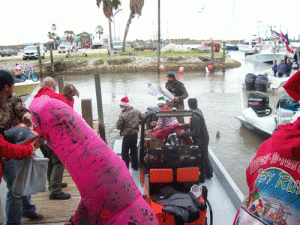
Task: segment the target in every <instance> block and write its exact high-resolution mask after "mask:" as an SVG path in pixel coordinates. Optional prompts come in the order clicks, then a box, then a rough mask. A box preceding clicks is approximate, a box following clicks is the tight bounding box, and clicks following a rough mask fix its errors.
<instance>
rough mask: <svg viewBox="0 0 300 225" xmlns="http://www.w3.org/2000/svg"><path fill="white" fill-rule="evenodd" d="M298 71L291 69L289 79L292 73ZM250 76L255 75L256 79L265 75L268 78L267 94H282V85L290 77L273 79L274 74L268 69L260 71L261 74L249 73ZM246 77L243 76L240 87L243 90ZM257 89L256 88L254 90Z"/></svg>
mask: <svg viewBox="0 0 300 225" xmlns="http://www.w3.org/2000/svg"><path fill="white" fill-rule="evenodd" d="M297 71H298V70H295V69H292V72H291V74H290V77H291V76H293V75H294V73H296V72H297ZM251 74H252V75H255V76H256V78H257V77H258V76H261V75H265V76H266V77H267V78H268V84H267V85H266V91H268V92H275V91H276V92H278V93H279V92H283V91H284V89H283V87H282V86H283V85H284V84H285V83H286V82H287V81H288V79H289V78H290V77H285V76H283V77H275V76H274V72H273V70H272V69H268V70H264V71H261V72H258V73H251ZM246 76H247V74H246V75H245V78H244V80H243V81H242V87H243V88H246V83H245V80H246ZM256 89H257V88H256Z"/></svg>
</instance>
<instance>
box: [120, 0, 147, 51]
mask: <svg viewBox="0 0 300 225" xmlns="http://www.w3.org/2000/svg"><path fill="white" fill-rule="evenodd" d="M129 6H130V15H129V19H128V21H127V24H126V28H125V33H124V38H123V46H122V51H123V52H124V51H125V42H126V37H127V34H128V31H129V26H130V24H131V20H132V19H133V18H134V17H135V16H136V15H138V16H140V15H142V9H143V7H144V0H130V5H129Z"/></svg>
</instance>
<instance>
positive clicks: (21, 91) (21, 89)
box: [14, 80, 40, 102]
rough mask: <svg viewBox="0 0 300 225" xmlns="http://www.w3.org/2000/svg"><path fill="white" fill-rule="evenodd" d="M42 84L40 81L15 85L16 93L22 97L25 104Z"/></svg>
mask: <svg viewBox="0 0 300 225" xmlns="http://www.w3.org/2000/svg"><path fill="white" fill-rule="evenodd" d="M39 84H40V82H39V81H37V82H34V81H32V80H26V81H23V82H20V83H15V88H14V93H15V94H16V95H18V96H19V97H21V99H22V100H23V102H25V101H26V99H27V98H28V97H29V96H30V95H31V93H32V92H33V91H34V89H35V88H36V87H37V86H38V85H39Z"/></svg>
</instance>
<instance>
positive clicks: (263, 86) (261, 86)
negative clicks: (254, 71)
mask: <svg viewBox="0 0 300 225" xmlns="http://www.w3.org/2000/svg"><path fill="white" fill-rule="evenodd" d="M268 85H269V79H268V77H267V76H266V75H262V74H260V75H257V77H256V80H255V86H256V90H257V91H262V92H265V91H266V90H267V87H268Z"/></svg>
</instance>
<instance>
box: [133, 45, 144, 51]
mask: <svg viewBox="0 0 300 225" xmlns="http://www.w3.org/2000/svg"><path fill="white" fill-rule="evenodd" d="M144 50H145V47H144V46H143V45H138V46H136V47H135V48H134V51H144Z"/></svg>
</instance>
